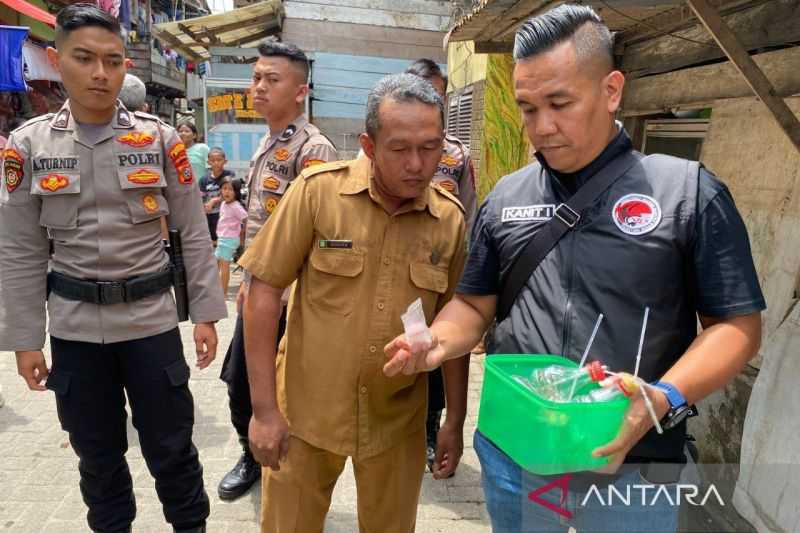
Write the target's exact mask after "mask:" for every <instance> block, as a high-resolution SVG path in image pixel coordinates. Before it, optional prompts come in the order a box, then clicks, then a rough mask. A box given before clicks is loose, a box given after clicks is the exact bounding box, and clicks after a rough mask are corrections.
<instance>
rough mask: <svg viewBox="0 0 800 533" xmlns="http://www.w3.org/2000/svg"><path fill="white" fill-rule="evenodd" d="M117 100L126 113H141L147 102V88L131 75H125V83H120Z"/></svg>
mask: <svg viewBox="0 0 800 533" xmlns="http://www.w3.org/2000/svg"><path fill="white" fill-rule="evenodd" d="M117 98H119V99H120V101H122V105H124V106H125V109H127V110H128V111H141V110H142V108H143V107H144V103H145V100H147V87H145V85H144V82H143V81H142V80H140V79H139V78H137V77H136V76H134V75H133V74H125V81H123V82H122V89H120V91H119V96H118V97H117Z"/></svg>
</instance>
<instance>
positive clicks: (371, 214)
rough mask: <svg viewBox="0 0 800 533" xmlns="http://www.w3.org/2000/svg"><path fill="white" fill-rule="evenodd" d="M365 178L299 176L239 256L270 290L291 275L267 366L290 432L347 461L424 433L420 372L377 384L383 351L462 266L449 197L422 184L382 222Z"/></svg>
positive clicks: (334, 172)
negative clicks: (408, 314)
mask: <svg viewBox="0 0 800 533" xmlns="http://www.w3.org/2000/svg"><path fill="white" fill-rule="evenodd" d="M371 177H372V176H371V161H370V160H369V159H368V158H366V157H362V158H359V159H356V160H355V161H340V162H336V163H329V164H327V165H322V166H320V167H317V168H313V169H309V170H307V171H305V172H303V174H301V179H298V180H297V181H296V182H295V184H294V185H292V187H291V188H290V189H289V192H288V193H287V194H286V196H285V197H284V199H283V201H282V205H281V207H280V209H278V210H277V211H276V212H275V213H274V215H273V217H272V219H271V220H270V223H269V224H267V225H266V226H265V227H264V229H263V230H262V231H261V232H260V233H259V234H258V236H257V237H256V239H255V240H254V241H253V244H252V245H251V246H250V248H249V249H248V250H247V251H246V252H245V254H244V256H243V257H242V259H241V263H242V264H243V265H244V267H245V268H247V269H248V270H249V271H250V272H251V273H252V274H253V275H254V276H256V277H257V278H259V279H261V280H263V281H264V282H265V283H267V284H269V285H271V286H273V287H278V288H280V287H287V286H288V285H289V284H291V283H292V282H293V281H295V279H297V282H296V285H295V288H294V290H293V294H292V302H291V304H290V306H289V319H288V324H287V332H286V335H285V336H284V337H283V340H282V341H281V345H280V348H279V352H278V361H277V365H278V366H277V368H278V370H277V388H278V401H279V405H280V408H281V411H282V412H283V413H284V415H285V416H286V418H287V420H288V422H289V425H290V427H291V431H292V434H293V435H295V436H297V437H299V438H301V439H303V440H305V441H307V442H309V443H310V444H312V445H313V446H316V447H318V448H323V449H326V450H329V451H332V452H334V453H338V454H341V455H350V456H357V457H370V456H373V455H375V454H379V453H381V452H383V451H385V450H387V449H389V448H390V447H392V446H393V445H396V444H397V442H399V441H400V439H402V438H403V437H406V436H408V435H410V434H413V433H414V432H416V431H420V430H422V429H423V427H424V422H425V406H426V401H427V383H428V377H427V376H426V375H424V374H423V375H414V376H398V377H392V378H387V377H386V376H385V375H384V374H383V371H382V369H383V365H384V363H385V361H384V354H383V347H384V346H385V345H386V343H388V342H389V341H390V340H391V339H393V338H394V337H395V336H396V335H398V334H399V333H402V331H403V325H402V323H401V321H400V315H401V314H402V313H404V312H405V310H406V308H407V307H408V305H409V304H410V303H411V302H413V301H414V300H416V299H417V298H422V302H423V306H424V309H425V316H426V317H427V319H428V320H429V321H430V320H432V319H433V317H434V316H435V314H436V312H437V311H438V310H439V309H441V308H442V307H443V306H444V304H445V303H446V302H447V301H448V300H449V299H450V298H451V296H452V295H453V291H454V290H455V287H456V283H457V282H458V279H459V276H460V275H461V270H462V268H463V265H464V259H465V257H464V256H465V246H464V229H465V225H464V216H463V211H462V208H461V206H460V204H459V203H458V202H457V201H456V200H455V198H454V197H453V196H451V195H450V194H449V193H447V192H446V191H444V190H442V189H440V188H439V187H438V186H431V187H429V188H428V189H427V190H426V192H425V194H424V195H422V196H421V197H419V198H418V199H416V200H415V201H414V202H413V203H412V204H409V205H408V206H406V207H404V208H403V209H401V210H400V211H398V212H397V213H395V214H393V215H390V214H388V213H387V211H386V210H385V209H384V207H383V203H382V200H381V198H380V196H378V193H377V192H376V190H375V184H374V181H373V180H372V179H371ZM336 241H338V242H336ZM298 273H299V276H298Z"/></svg>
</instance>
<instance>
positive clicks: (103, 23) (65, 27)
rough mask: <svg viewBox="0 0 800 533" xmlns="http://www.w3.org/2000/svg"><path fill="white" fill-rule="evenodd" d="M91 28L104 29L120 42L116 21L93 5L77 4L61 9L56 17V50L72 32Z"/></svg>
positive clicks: (119, 31)
mask: <svg viewBox="0 0 800 533" xmlns="http://www.w3.org/2000/svg"><path fill="white" fill-rule="evenodd" d="M91 26H95V27H98V28H103V29H106V30H108V31H110V32H111V33H113V34H114V35H116V36H117V37H119V38H120V40H122V28H121V27H120V25H119V21H118V20H117V19H115V18H114V17H112V16H111V15H110V14H108V13H106V12H105V11H103V10H102V9H100V8H99V7H97V6H96V5H94V4H85V3H78V4H72V5H69V6H67V7H65V8H63V9H61V10H60V11H59V12H58V15H56V38H55V42H56V48H57V47H58V45H59V44H60V43H62V42H64V39H66V38H67V37H68V36H69V34H70V33H72V32H73V31H75V30H79V29H81V28H87V27H91Z"/></svg>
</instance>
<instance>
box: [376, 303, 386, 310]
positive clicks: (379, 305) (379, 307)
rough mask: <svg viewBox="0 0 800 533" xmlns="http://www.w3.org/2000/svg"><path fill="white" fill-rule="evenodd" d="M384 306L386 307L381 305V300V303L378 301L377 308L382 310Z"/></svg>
mask: <svg viewBox="0 0 800 533" xmlns="http://www.w3.org/2000/svg"><path fill="white" fill-rule="evenodd" d="M384 307H386V306H385V305H383V302H381V303H379V304H378V309H380V310H381V311H383V308H384Z"/></svg>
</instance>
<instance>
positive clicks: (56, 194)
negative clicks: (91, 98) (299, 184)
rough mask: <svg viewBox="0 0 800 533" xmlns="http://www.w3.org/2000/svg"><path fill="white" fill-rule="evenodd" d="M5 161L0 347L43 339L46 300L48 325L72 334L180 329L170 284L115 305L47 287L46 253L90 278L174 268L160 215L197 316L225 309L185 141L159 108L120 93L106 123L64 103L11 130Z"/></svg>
mask: <svg viewBox="0 0 800 533" xmlns="http://www.w3.org/2000/svg"><path fill="white" fill-rule="evenodd" d="M87 137H93V138H87ZM2 170H3V172H2V183H1V184H0V185H1V187H0V227H2V228H4V231H3V232H2V233H0V250H2V254H0V279H1V280H2V281H1V282H0V350H9V351H20V350H39V349H41V348H42V347H43V346H44V340H45V307H46V309H47V311H48V313H49V333H50V335H52V336H54V337H57V338H61V339H65V340H73V341H84V342H93V343H112V342H120V341H127V340H133V339H139V338H144V337H149V336H152V335H157V334H159V333H164V332H166V331H169V330H171V329H173V328H175V327H176V326H177V324H178V317H177V311H176V308H175V303H174V300H173V296H172V293H171V292H170V291H166V292H163V293H161V294H157V295H154V296H150V297H147V298H144V299H142V300H139V301H136V302H130V303H119V304H113V305H97V304H93V303H87V302H80V301H74V300H67V299H64V298H62V297H60V296H58V295H57V294H54V293H51V294H50V295H49V297H48V296H46V275H47V270H48V263H49V266H50V268H52V270H54V271H56V272H60V273H63V274H65V275H68V276H72V277H74V278H79V279H85V280H94V281H119V280H126V279H129V278H132V277H135V276H139V275H143V274H152V273H155V272H159V271H163V270H166V269H167V268H168V262H169V259H168V256H167V254H166V252H165V250H164V247H163V245H162V241H161V223H160V218H161V217H162V216H167V220H168V221H169V227H170V228H171V229H178V230H180V232H181V236H182V239H183V251H184V262H185V264H186V278H187V285H188V293H189V314H190V317H191V319H192V321H193V322H195V323H199V322H214V321H217V320H220V319H222V318H225V316H226V315H227V310H226V306H225V301H224V297H223V294H222V290H221V288H220V285H219V281H218V279H217V276H218V274H217V268H216V263H215V261H214V257H213V249H212V247H211V241H210V238H209V235H208V225H207V222H206V217H205V213H204V211H203V206H202V203H201V201H200V191H199V190H198V188H197V186H196V184H195V183H194V176H193V174H192V169H191V166H190V164H189V161H188V158H187V156H186V150H185V147H184V145H183V143H181V141H180V138H179V137H178V135H177V133H176V132H175V130H174V129H173V128H171V127H170V126H168V125H166V124H164V123H163V122H161V121H160V120H159V119H158V118H157V117H154V116H151V115H147V114H145V113H140V112H135V113H130V112H128V111H127V110H126V109H125V108H124V107H122V106H121V104H120V105H119V107H118V108H117V111H116V113H115V114H114V118H113V120H112V121H111V122H110V123H109V124H107V125H105V126H104V127H102V128H100V129H98V128H91V127H90V128H85V129H84V128H81V126H80V125H79V124H78V123H76V121H75V118H74V117H73V116H72V113H71V112H70V107H69V102H67V103H65V104H64V106H63V108H62V109H61V110H60V111H59V112H58V113H56V114H55V115H53V114H49V115H44V116H42V117H38V118H36V119H33V120H31V121H29V122H27V123H26V124H24V125H23V126H22V127H20V128H19V129H17V130H15V131H14V132H13V133H12V134H11V136H10V137H9V139H8V143H7V144H6V147H5V149H4V150H3V162H2ZM48 234H49V236H50V237H51V238H52V240H53V255H52V257H49V254H48V252H49V244H48ZM45 302H47V305H46V306H45Z"/></svg>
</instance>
